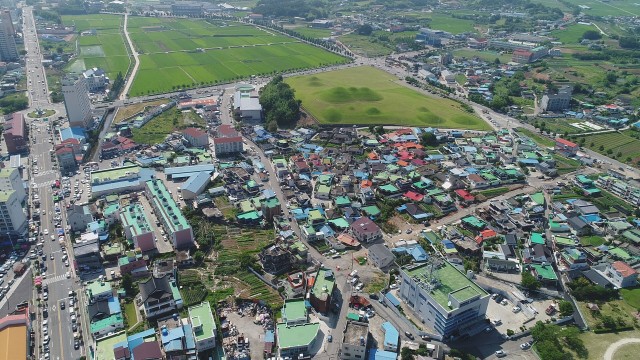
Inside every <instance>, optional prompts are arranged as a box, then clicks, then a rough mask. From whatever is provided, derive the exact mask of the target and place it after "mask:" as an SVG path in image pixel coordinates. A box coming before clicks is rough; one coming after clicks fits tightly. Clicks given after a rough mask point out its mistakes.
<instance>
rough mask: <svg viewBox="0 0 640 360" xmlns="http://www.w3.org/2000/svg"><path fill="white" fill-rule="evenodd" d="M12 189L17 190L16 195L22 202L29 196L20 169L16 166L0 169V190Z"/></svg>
mask: <svg viewBox="0 0 640 360" xmlns="http://www.w3.org/2000/svg"><path fill="white" fill-rule="evenodd" d="M11 190H13V191H15V192H16V197H17V198H18V200H19V201H20V203H22V202H23V201H24V200H25V198H26V197H27V192H26V191H25V190H24V185H23V182H22V176H20V171H19V170H18V169H16V168H3V169H0V191H11Z"/></svg>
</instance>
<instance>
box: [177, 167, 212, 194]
mask: <svg viewBox="0 0 640 360" xmlns="http://www.w3.org/2000/svg"><path fill="white" fill-rule="evenodd" d="M208 181H209V173H208V172H206V171H203V172H200V173H198V175H195V176H191V177H190V178H189V179H187V181H185V182H184V186H183V187H182V190H183V191H185V190H186V191H189V192H192V193H194V194H195V193H197V192H199V191H200V190H202V188H204V186H205V184H206V183H207V182H208Z"/></svg>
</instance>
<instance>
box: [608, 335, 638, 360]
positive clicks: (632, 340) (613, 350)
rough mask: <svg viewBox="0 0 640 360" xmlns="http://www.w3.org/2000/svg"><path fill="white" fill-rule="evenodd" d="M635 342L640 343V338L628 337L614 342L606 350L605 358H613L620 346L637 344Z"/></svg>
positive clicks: (611, 359)
mask: <svg viewBox="0 0 640 360" xmlns="http://www.w3.org/2000/svg"><path fill="white" fill-rule="evenodd" d="M635 343H640V339H639V338H627V339H622V340H618V341H616V342H614V343H613V344H611V345H609V347H608V348H607V351H605V352H604V360H613V355H614V354H615V353H616V351H618V349H619V348H620V347H622V346H625V345H628V344H635Z"/></svg>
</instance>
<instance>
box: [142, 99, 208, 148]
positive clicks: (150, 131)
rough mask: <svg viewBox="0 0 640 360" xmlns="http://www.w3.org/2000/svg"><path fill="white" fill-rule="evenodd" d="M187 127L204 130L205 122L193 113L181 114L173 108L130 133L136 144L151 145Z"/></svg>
mask: <svg viewBox="0 0 640 360" xmlns="http://www.w3.org/2000/svg"><path fill="white" fill-rule="evenodd" d="M189 126H196V127H201V128H204V127H205V126H206V122H205V121H204V119H202V118H201V117H200V115H198V114H196V113H195V112H193V111H188V112H184V113H183V112H181V111H180V110H178V108H176V107H174V108H173V109H170V110H167V111H165V112H163V113H162V114H160V115H158V116H156V117H155V118H153V119H151V120H150V121H149V122H148V123H146V124H145V125H144V126H143V127H141V128H139V129H136V128H133V129H131V132H132V133H133V141H135V142H136V143H138V144H151V145H153V144H158V143H161V142H163V141H164V139H165V137H166V136H167V135H168V134H170V133H171V132H172V131H174V130H178V129H184V128H186V127H189Z"/></svg>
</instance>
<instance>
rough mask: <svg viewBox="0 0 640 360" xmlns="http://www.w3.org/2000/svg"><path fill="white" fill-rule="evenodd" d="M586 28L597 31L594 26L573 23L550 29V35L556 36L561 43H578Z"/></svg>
mask: <svg viewBox="0 0 640 360" xmlns="http://www.w3.org/2000/svg"><path fill="white" fill-rule="evenodd" d="M587 30H595V31H598V29H597V28H596V27H595V26H589V25H582V24H574V25H571V26H567V27H566V28H564V29H560V30H554V31H552V32H551V36H553V37H556V38H558V41H560V42H562V43H563V44H579V43H580V40H582V35H583V34H584V32H585V31H587Z"/></svg>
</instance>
